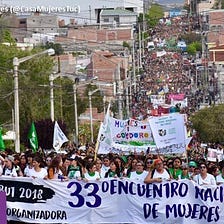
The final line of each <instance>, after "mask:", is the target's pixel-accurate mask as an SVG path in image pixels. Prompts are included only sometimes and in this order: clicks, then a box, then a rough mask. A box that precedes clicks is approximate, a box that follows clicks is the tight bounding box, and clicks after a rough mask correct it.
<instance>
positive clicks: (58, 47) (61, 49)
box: [45, 42, 64, 55]
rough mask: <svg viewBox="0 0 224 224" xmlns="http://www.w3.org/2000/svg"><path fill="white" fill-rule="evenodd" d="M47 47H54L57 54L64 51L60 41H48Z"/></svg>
mask: <svg viewBox="0 0 224 224" xmlns="http://www.w3.org/2000/svg"><path fill="white" fill-rule="evenodd" d="M45 47H46V48H47V49H50V48H53V49H54V51H55V55H61V54H63V53H64V49H63V48H62V46H61V44H58V43H52V42H47V43H46V46H45Z"/></svg>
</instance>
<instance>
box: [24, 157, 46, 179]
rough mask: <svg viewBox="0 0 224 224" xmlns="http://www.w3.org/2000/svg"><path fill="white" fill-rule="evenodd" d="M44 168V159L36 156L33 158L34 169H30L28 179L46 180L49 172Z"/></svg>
mask: <svg viewBox="0 0 224 224" xmlns="http://www.w3.org/2000/svg"><path fill="white" fill-rule="evenodd" d="M42 166H43V160H42V158H41V157H40V156H35V157H34V158H33V168H32V169H29V172H28V173H27V177H32V178H45V177H46V176H47V170H46V169H45V168H43V167H42Z"/></svg>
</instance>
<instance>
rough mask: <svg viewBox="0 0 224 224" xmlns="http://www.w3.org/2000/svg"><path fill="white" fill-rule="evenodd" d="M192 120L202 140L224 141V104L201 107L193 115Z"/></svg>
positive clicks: (211, 141)
mask: <svg viewBox="0 0 224 224" xmlns="http://www.w3.org/2000/svg"><path fill="white" fill-rule="evenodd" d="M191 121H192V123H193V128H194V129H195V130H196V131H197V133H198V135H199V137H200V139H201V141H203V142H210V143H223V142H224V105H213V106H211V107H209V108H204V109H201V110H199V111H198V112H196V113H195V114H194V115H192V116H191Z"/></svg>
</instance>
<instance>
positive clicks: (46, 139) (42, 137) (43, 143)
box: [21, 119, 68, 149]
mask: <svg viewBox="0 0 224 224" xmlns="http://www.w3.org/2000/svg"><path fill="white" fill-rule="evenodd" d="M57 122H58V125H59V126H60V128H61V130H62V131H63V133H64V134H65V135H66V136H68V131H67V126H66V124H65V123H64V122H63V121H61V120H58V121H57ZM30 125H31V124H30V123H27V126H26V127H25V128H24V129H23V132H22V133H21V142H22V143H23V144H24V145H25V146H26V147H30V143H29V139H28V138H27V135H28V132H29V129H30ZM35 127H36V132H37V137H38V145H39V146H40V147H41V148H43V149H52V148H53V135H54V122H52V121H51V120H50V119H43V120H39V121H36V122H35Z"/></svg>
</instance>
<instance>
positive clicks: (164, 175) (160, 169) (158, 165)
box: [144, 159, 172, 184]
mask: <svg viewBox="0 0 224 224" xmlns="http://www.w3.org/2000/svg"><path fill="white" fill-rule="evenodd" d="M154 167H155V168H154V169H153V170H152V172H148V175H147V176H146V178H145V179H144V183H146V184H151V183H161V182H162V181H163V180H171V179H172V175H171V174H170V173H169V170H168V169H165V168H164V166H163V161H162V160H161V159H156V160H154Z"/></svg>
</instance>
